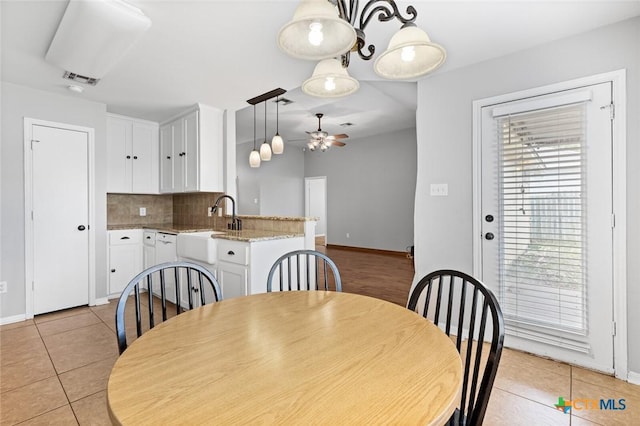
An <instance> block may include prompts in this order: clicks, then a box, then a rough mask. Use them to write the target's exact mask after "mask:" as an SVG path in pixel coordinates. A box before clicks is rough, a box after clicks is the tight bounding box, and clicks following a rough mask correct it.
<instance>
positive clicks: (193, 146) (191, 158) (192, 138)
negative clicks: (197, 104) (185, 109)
mask: <svg viewBox="0 0 640 426" xmlns="http://www.w3.org/2000/svg"><path fill="white" fill-rule="evenodd" d="M183 123H184V142H183V146H184V149H183V153H184V155H183V160H184V161H183V162H184V188H183V191H187V192H191V191H197V190H198V177H199V176H200V170H199V161H198V160H199V159H198V155H199V153H198V137H199V135H198V111H193V112H192V113H190V114H189V115H187V116H186V117H185V118H184V121H183Z"/></svg>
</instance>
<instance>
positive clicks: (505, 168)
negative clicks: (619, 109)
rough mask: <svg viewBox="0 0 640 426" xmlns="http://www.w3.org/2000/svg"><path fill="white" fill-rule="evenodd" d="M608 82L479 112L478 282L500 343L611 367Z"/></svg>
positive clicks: (520, 100) (522, 100) (557, 357)
mask: <svg viewBox="0 0 640 426" xmlns="http://www.w3.org/2000/svg"><path fill="white" fill-rule="evenodd" d="M611 84H612V83H611V82H607V83H601V84H596V85H592V86H588V87H580V88H575V89H572V90H563V91H561V92H557V93H551V94H545V95H540V96H535V97H531V98H526V99H521V98H520V99H518V98H515V99H517V100H513V101H507V102H503V103H499V104H493V105H488V106H485V107H483V108H482V117H481V120H482V121H481V164H482V165H481V169H482V171H481V180H482V184H481V188H482V194H481V218H480V221H481V223H482V225H481V232H482V237H483V239H482V279H483V281H484V282H485V283H486V284H487V285H488V286H490V287H491V288H492V290H493V291H494V293H495V294H496V296H497V297H498V300H499V302H500V305H501V307H502V310H503V313H504V315H505V325H506V332H507V336H506V339H505V345H507V346H510V347H515V348H518V349H521V350H525V351H528V352H533V353H537V354H540V355H544V356H549V357H552V358H555V359H559V360H562V361H566V362H570V363H572V364H578V365H583V366H586V367H589V368H594V369H598V370H601V371H607V372H612V371H613V344H614V340H613V336H614V332H613V245H612V236H613V230H612V222H613V221H612V218H613V201H612V200H613V198H612V175H613V173H612V146H613V145H612V138H611V134H612V115H611V108H610V105H611V103H612V98H611V93H612V86H611Z"/></svg>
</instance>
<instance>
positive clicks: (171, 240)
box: [145, 232, 178, 303]
mask: <svg viewBox="0 0 640 426" xmlns="http://www.w3.org/2000/svg"><path fill="white" fill-rule="evenodd" d="M145 241H146V239H145ZM176 260H178V255H177V252H176V234H174V233H170V232H156V247H155V264H160V263H165V262H175V261H176ZM165 280H166V281H165V282H166V292H167V293H166V294H167V300H169V301H171V302H172V303H176V287H175V282H176V279H175V277H174V276H173V275H171V276H170V274H167V275H166V276H165ZM153 292H154V294H157V295H158V296H159V295H160V294H159V290H155V289H154V291H153Z"/></svg>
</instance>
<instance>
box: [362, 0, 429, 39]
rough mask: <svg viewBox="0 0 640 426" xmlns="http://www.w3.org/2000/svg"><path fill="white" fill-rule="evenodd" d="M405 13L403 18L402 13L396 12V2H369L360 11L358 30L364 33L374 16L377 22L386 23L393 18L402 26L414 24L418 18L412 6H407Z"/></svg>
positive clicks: (380, 0) (386, 0) (378, 0)
mask: <svg viewBox="0 0 640 426" xmlns="http://www.w3.org/2000/svg"><path fill="white" fill-rule="evenodd" d="M376 3H382V4H378V5H377V6H376ZM370 9H371V10H370ZM406 13H407V15H408V16H407V17H406V18H405V17H404V16H402V13H401V12H400V10H398V5H396V2H395V1H393V0H369V1H368V2H367V4H366V5H365V6H364V8H363V9H362V14H361V15H360V25H359V28H360V30H362V31H364V29H365V28H366V27H367V25H369V22H370V21H371V19H373V17H374V15H375V14H378V21H380V22H387V21H390V20H392V19H394V18H395V19H397V20H398V21H400V22H402V24H407V23H413V22H415V20H416V18H417V17H418V12H417V11H416V9H415V8H414V7H413V6H408V7H407V11H406Z"/></svg>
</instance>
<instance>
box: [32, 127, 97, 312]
mask: <svg viewBox="0 0 640 426" xmlns="http://www.w3.org/2000/svg"><path fill="white" fill-rule="evenodd" d="M31 135H32V141H31V150H30V152H31V157H32V158H31V165H32V166H31V183H32V191H31V196H32V204H31V205H32V209H33V210H32V212H33V215H32V218H33V223H32V237H33V242H32V245H31V247H32V252H33V264H32V267H33V312H34V314H40V313H44V312H51V311H56V310H59V309H65V308H70V307H74V306H80V305H86V304H88V303H89V282H90V279H89V229H88V228H89V136H88V134H87V133H86V132H82V131H75V130H69V129H64V128H56V127H50V126H45V125H37V124H32V125H31Z"/></svg>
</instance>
